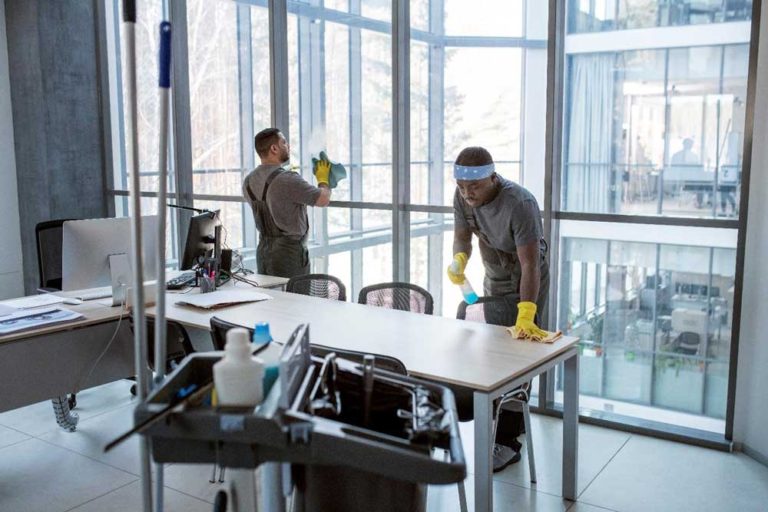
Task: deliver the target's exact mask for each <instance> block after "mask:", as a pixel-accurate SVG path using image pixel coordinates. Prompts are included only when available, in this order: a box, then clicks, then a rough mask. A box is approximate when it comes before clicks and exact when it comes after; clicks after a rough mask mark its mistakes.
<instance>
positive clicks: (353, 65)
mask: <svg viewBox="0 0 768 512" xmlns="http://www.w3.org/2000/svg"><path fill="white" fill-rule="evenodd" d="M349 10H350V12H351V13H352V14H360V12H361V0H350V2H349ZM361 32H362V31H361V29H360V28H359V27H352V26H350V28H349V114H350V116H349V162H350V166H349V167H350V169H349V170H350V173H349V188H350V191H349V193H350V199H351V200H352V201H353V202H354V201H359V202H362V200H363V172H362V165H363V119H362V112H363V93H362V83H363V78H362V75H363V73H362V33H361ZM350 225H351V228H352V230H353V231H362V229H363V211H362V210H361V209H359V208H355V209H352V211H351V212H350ZM351 264H352V270H351V276H350V278H351V279H352V283H351V295H350V297H351V298H352V300H353V301H354V300H355V299H356V297H357V293H358V292H359V291H360V289H361V288H362V287H363V265H364V263H363V250H362V248H356V249H353V250H352V261H351Z"/></svg>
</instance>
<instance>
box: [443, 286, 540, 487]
mask: <svg viewBox="0 0 768 512" xmlns="http://www.w3.org/2000/svg"><path fill="white" fill-rule="evenodd" d="M456 318H458V319H459V320H468V321H470V322H482V323H485V324H491V325H501V326H504V327H508V326H510V325H515V322H516V321H517V303H516V302H513V301H511V300H508V299H505V298H504V297H480V298H479V299H478V301H477V302H475V303H474V304H467V303H466V302H464V301H462V302H461V304H459V309H458V311H457V312H456ZM537 322H538V320H537ZM529 388H530V383H525V384H524V385H522V386H520V387H518V388H516V389H513V390H512V391H510V392H508V393H506V394H505V395H504V396H502V397H501V399H500V400H499V401H498V403H497V404H496V415H495V418H496V420H495V422H494V426H493V438H494V439H495V438H496V427H497V424H498V418H499V414H500V413H501V409H502V406H503V405H505V404H509V403H512V404H516V406H517V407H519V408H520V409H521V411H520V412H522V414H523V425H524V427H525V437H526V445H525V449H526V450H527V452H528V468H529V470H530V472H531V482H533V483H536V461H535V459H534V454H533V435H532V430H533V429H532V428H531V412H530V407H529V406H528V400H529V398H530V397H529V394H528V393H529ZM454 394H455V395H456V408H457V410H458V411H459V420H460V421H468V420H471V419H474V404H473V394H472V392H471V390H468V389H466V388H455V389H454Z"/></svg>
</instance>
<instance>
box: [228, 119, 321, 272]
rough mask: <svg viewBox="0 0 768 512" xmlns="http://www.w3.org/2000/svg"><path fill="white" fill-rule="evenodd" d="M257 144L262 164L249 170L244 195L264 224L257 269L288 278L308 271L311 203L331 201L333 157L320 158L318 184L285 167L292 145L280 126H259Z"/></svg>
mask: <svg viewBox="0 0 768 512" xmlns="http://www.w3.org/2000/svg"><path fill="white" fill-rule="evenodd" d="M255 146H256V153H257V154H258V155H259V158H260V159H261V165H259V166H258V167H257V168H256V169H254V171H253V172H251V173H250V174H249V175H248V176H246V178H245V180H244V181H243V195H245V198H246V199H247V200H248V202H249V203H250V205H251V208H253V218H254V220H255V222H256V229H258V230H259V245H258V247H257V249H256V262H257V268H258V273H259V274H264V275H268V276H279V277H288V278H291V277H295V276H300V275H305V274H309V252H308V251H307V233H308V232H309V221H308V219H307V206H328V203H329V202H330V200H331V189H330V188H329V187H328V175H329V173H330V163H327V164H326V163H320V164H318V167H317V172H316V174H315V176H316V178H317V187H315V186H312V185H311V184H310V183H307V182H306V181H305V180H304V178H302V177H301V175H300V174H298V173H296V172H293V171H291V170H288V169H287V168H286V166H287V163H288V159H289V158H290V146H289V145H288V142H287V141H286V140H285V137H284V136H283V134H282V133H280V130H278V129H277V128H267V129H266V130H262V131H260V132H259V133H258V134H257V135H256V137H255Z"/></svg>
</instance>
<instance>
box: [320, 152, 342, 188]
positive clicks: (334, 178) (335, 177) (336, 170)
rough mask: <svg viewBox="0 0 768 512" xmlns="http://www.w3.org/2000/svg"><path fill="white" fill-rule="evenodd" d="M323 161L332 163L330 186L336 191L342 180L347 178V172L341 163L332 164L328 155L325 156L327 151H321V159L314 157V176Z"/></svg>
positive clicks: (329, 177)
mask: <svg viewBox="0 0 768 512" xmlns="http://www.w3.org/2000/svg"><path fill="white" fill-rule="evenodd" d="M322 160H324V161H326V162H330V163H331V173H330V174H329V175H328V186H329V187H330V188H331V189H334V188H336V186H337V185H338V184H339V182H340V181H341V180H343V179H344V178H346V177H347V170H346V169H345V168H344V166H343V165H341V164H340V163H338V162H332V161H331V160H330V159H328V155H326V154H325V151H321V152H320V156H319V158H315V157H312V174H315V175H317V164H318V162H320V161H322Z"/></svg>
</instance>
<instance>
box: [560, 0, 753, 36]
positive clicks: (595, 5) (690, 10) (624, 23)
mask: <svg viewBox="0 0 768 512" xmlns="http://www.w3.org/2000/svg"><path fill="white" fill-rule="evenodd" d="M568 8H569V10H570V12H571V15H570V17H569V19H568V29H569V31H570V32H572V33H580V32H602V31H609V30H623V29H637V28H653V27H668V26H681V25H699V24H711V23H722V22H726V21H728V22H732V21H745V20H749V19H750V18H751V16H752V0H735V1H727V2H723V1H721V0H568Z"/></svg>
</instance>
